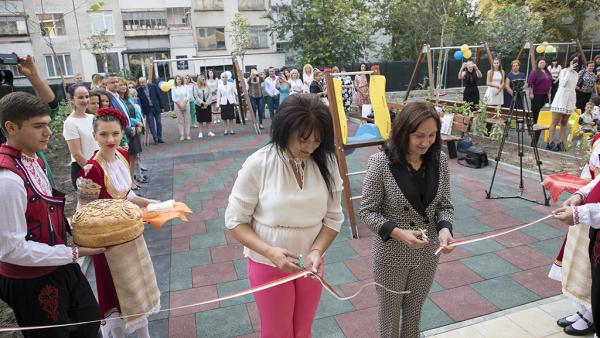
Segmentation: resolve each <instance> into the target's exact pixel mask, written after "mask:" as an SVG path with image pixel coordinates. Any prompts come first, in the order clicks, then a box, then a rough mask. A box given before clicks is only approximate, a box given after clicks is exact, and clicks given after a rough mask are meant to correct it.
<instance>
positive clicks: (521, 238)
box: [494, 231, 538, 248]
mask: <svg viewBox="0 0 600 338" xmlns="http://www.w3.org/2000/svg"><path fill="white" fill-rule="evenodd" d="M494 240H495V241H496V242H498V243H500V244H502V245H504V246H507V247H509V248H510V247H516V246H521V245H527V244H530V243H535V242H537V241H538V240H537V239H535V238H533V237H531V236H529V235H527V234H524V233H522V232H521V231H515V232H511V233H508V234H506V235H502V236H498V237H496V238H494Z"/></svg>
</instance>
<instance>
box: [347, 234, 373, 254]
mask: <svg viewBox="0 0 600 338" xmlns="http://www.w3.org/2000/svg"><path fill="white" fill-rule="evenodd" d="M372 243H373V238H370V237H366V238H360V239H353V240H350V241H348V244H350V246H351V247H352V249H354V251H356V253H358V254H359V255H360V256H371V246H372Z"/></svg>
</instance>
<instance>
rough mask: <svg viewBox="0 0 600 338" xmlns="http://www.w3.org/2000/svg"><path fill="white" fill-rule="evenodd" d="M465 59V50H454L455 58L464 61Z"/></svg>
mask: <svg viewBox="0 0 600 338" xmlns="http://www.w3.org/2000/svg"><path fill="white" fill-rule="evenodd" d="M462 59H463V52H462V51H460V50H457V51H456V52H454V60H456V61H462Z"/></svg>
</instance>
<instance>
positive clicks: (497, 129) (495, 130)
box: [489, 107, 504, 141]
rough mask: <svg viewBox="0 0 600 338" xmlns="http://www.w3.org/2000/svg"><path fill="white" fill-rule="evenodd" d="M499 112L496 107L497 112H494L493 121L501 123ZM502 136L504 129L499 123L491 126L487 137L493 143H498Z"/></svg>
mask: <svg viewBox="0 0 600 338" xmlns="http://www.w3.org/2000/svg"><path fill="white" fill-rule="evenodd" d="M500 112H501V110H500V107H498V110H496V115H494V119H495V120H498V121H501V120H502V119H501V118H502V116H501V114H500ZM503 134H504V128H503V125H502V124H500V123H494V125H493V126H492V131H491V132H490V135H489V137H490V138H491V139H492V140H494V141H500V140H501V139H502V135H503Z"/></svg>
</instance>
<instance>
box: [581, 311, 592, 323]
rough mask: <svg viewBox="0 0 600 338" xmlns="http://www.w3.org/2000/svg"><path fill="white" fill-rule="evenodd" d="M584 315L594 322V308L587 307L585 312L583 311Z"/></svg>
mask: <svg viewBox="0 0 600 338" xmlns="http://www.w3.org/2000/svg"><path fill="white" fill-rule="evenodd" d="M583 317H584V318H585V319H587V320H589V321H590V323H593V322H594V316H593V315H592V309H590V308H588V307H586V309H585V312H583Z"/></svg>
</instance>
